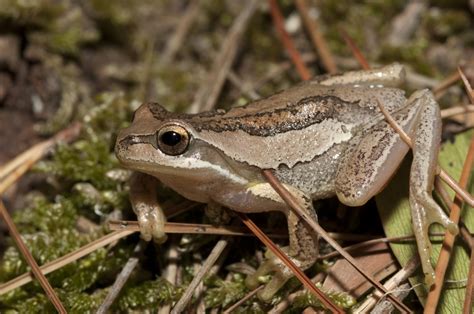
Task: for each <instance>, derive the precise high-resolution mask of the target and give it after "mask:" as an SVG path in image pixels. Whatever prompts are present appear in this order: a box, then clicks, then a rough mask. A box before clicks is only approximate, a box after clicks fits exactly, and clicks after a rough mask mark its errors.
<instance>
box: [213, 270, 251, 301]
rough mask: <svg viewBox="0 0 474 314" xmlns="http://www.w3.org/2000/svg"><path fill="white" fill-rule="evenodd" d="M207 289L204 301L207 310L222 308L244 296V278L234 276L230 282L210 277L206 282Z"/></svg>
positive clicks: (237, 275)
mask: <svg viewBox="0 0 474 314" xmlns="http://www.w3.org/2000/svg"><path fill="white" fill-rule="evenodd" d="M205 283H206V285H207V287H208V289H207V291H206V295H205V297H204V300H205V302H206V307H207V308H215V307H223V308H225V307H226V306H228V305H230V304H233V303H235V302H237V301H238V300H240V299H242V298H243V297H244V296H245V293H246V291H247V288H246V287H245V276H243V275H241V274H234V275H233V276H232V279H231V280H226V281H224V280H222V279H221V278H219V277H217V276H211V277H210V278H208V279H207V280H206V282H205Z"/></svg>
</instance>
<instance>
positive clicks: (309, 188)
mask: <svg viewBox="0 0 474 314" xmlns="http://www.w3.org/2000/svg"><path fill="white" fill-rule="evenodd" d="M345 149H346V145H342V144H340V145H335V146H333V147H331V148H330V149H329V150H328V151H326V152H325V153H324V154H322V155H320V156H317V157H315V158H314V159H313V160H311V161H309V162H304V163H297V164H296V165H295V166H293V167H292V168H288V167H286V166H280V167H279V168H278V169H276V171H275V174H276V176H277V177H278V179H280V181H282V182H284V183H286V184H288V185H291V186H293V187H295V188H297V189H298V190H300V191H302V192H303V193H304V194H306V195H309V196H310V197H311V198H312V199H323V198H328V197H331V196H334V195H335V179H336V173H337V168H338V166H339V162H340V160H341V156H342V154H343V152H344V151H345Z"/></svg>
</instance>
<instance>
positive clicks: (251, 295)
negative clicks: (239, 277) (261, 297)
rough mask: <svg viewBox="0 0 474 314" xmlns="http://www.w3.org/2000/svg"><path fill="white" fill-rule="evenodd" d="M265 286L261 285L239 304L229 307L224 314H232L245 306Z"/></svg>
mask: <svg viewBox="0 0 474 314" xmlns="http://www.w3.org/2000/svg"><path fill="white" fill-rule="evenodd" d="M264 287H265V286H264V285H261V286H258V287H257V288H255V289H253V290H252V291H250V292H249V293H247V294H246V295H245V296H244V297H243V298H242V299H240V300H239V301H238V302H236V303H234V304H233V305H232V306H229V307H228V308H227V309H226V310H225V311H224V312H223V313H222V314H230V313H232V312H233V311H234V310H235V309H236V308H238V307H239V306H241V305H242V304H244V303H245V302H246V301H247V300H249V299H250V298H251V297H253V296H254V295H256V294H257V293H258V292H259V291H260V290H262V289H263V288H264Z"/></svg>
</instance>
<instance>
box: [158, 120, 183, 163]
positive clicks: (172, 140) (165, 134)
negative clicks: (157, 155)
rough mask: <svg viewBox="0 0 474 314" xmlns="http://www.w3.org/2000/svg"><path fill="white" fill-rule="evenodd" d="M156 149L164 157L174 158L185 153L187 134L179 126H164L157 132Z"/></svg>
mask: <svg viewBox="0 0 474 314" xmlns="http://www.w3.org/2000/svg"><path fill="white" fill-rule="evenodd" d="M157 142H158V148H159V149H160V150H161V151H162V152H163V153H165V154H166V155H171V156H176V155H179V154H182V153H184V152H185V151H186V148H188V145H189V133H188V131H186V129H185V128H183V127H182V126H180V125H176V124H172V125H165V126H164V127H162V128H161V129H160V130H159V131H158V138H157Z"/></svg>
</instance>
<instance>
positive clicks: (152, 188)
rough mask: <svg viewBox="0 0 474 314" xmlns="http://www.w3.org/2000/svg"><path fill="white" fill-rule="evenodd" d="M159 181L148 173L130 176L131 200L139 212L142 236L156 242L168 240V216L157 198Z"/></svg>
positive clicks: (136, 211) (134, 209)
mask: <svg viewBox="0 0 474 314" xmlns="http://www.w3.org/2000/svg"><path fill="white" fill-rule="evenodd" d="M156 184H157V181H156V180H155V179H154V178H153V177H151V176H149V175H146V174H143V173H138V172H135V173H133V175H132V177H131V178H130V202H131V203H132V208H133V211H134V212H135V214H137V219H138V226H139V227H140V232H141V237H142V239H143V240H145V241H150V240H151V239H153V240H154V241H155V242H156V243H163V242H165V241H166V234H165V232H164V230H165V223H166V217H165V215H164V213H163V210H162V209H161V207H160V205H159V204H158V201H157V198H156Z"/></svg>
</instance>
